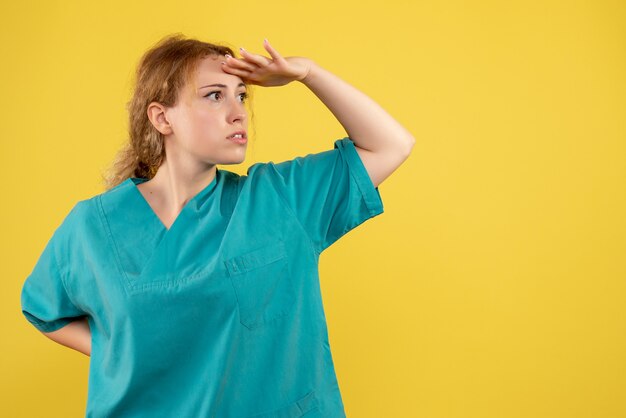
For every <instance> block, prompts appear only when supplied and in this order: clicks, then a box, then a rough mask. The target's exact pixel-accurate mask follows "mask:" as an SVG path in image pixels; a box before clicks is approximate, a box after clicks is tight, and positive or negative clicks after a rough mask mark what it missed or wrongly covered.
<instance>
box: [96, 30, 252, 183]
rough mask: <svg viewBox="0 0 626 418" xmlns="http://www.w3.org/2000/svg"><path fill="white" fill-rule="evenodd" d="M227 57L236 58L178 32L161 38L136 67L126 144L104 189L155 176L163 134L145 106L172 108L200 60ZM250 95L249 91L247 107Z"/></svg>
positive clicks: (228, 50) (162, 149)
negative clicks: (153, 123) (127, 180)
mask: <svg viewBox="0 0 626 418" xmlns="http://www.w3.org/2000/svg"><path fill="white" fill-rule="evenodd" d="M226 54H229V55H231V56H233V57H235V54H234V53H233V50H232V49H231V48H229V47H228V46H223V45H216V44H212V43H208V42H203V41H199V40H197V39H191V38H186V37H185V36H184V35H183V34H180V33H176V34H172V35H168V36H166V37H164V38H163V39H161V40H160V41H158V42H157V43H156V44H155V45H154V46H153V47H152V48H150V49H149V50H148V51H146V52H145V53H144V55H143V56H142V57H141V60H140V61H139V64H138V65H137V69H136V73H135V80H134V88H133V94H132V97H131V99H130V101H129V102H127V103H126V109H127V111H128V121H129V124H128V125H129V126H128V134H129V136H128V141H127V143H126V144H125V145H124V147H123V148H122V149H121V150H119V151H118V153H117V155H116V156H115V158H114V160H113V162H112V163H111V165H110V166H109V168H107V169H106V170H105V173H104V174H103V175H102V178H103V182H104V184H105V188H106V189H107V190H108V189H111V188H113V187H115V186H117V185H119V184H120V183H122V182H123V181H124V180H126V179H128V178H130V177H143V178H148V179H151V178H152V177H154V175H155V174H156V172H157V170H158V168H159V167H160V166H161V163H162V162H163V159H164V157H165V147H164V144H163V142H164V137H163V134H161V133H160V132H159V131H158V130H157V129H156V128H155V127H154V126H153V125H152V123H151V122H150V119H149V118H148V114H147V111H148V105H149V104H150V103H151V102H153V101H156V102H158V103H160V104H162V105H163V106H167V107H171V106H175V105H176V101H177V99H178V98H179V94H180V93H181V92H182V91H183V88H184V87H185V85H187V84H190V83H191V82H192V79H193V76H194V74H195V71H196V69H197V66H198V63H199V62H200V60H201V59H203V58H204V57H206V56H220V55H226ZM250 95H251V91H250V89H248V100H247V103H248V105H250V98H251V97H250Z"/></svg>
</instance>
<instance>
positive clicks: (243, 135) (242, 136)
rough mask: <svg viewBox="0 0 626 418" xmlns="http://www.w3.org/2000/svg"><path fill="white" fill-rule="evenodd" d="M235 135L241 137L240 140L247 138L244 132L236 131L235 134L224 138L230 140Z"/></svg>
mask: <svg viewBox="0 0 626 418" xmlns="http://www.w3.org/2000/svg"><path fill="white" fill-rule="evenodd" d="M237 134H239V135H241V138H247V137H248V135H247V134H246V131H237V132H233V133H232V134H230V135H229V136H227V137H226V138H229V139H230V138H232V137H234V136H235V135H237Z"/></svg>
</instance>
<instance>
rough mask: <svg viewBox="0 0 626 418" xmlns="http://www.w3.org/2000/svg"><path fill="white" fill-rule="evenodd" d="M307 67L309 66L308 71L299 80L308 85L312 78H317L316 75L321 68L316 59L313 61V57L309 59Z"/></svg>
mask: <svg viewBox="0 0 626 418" xmlns="http://www.w3.org/2000/svg"><path fill="white" fill-rule="evenodd" d="M307 67H308V70H307V72H306V73H305V74H304V76H303V77H302V78H301V79H299V80H298V81H300V82H301V83H302V84H304V85H307V86H308V84H309V83H310V82H311V80H313V79H315V77H316V75H317V73H318V72H319V70H320V68H319V66H318V65H317V64H316V63H315V61H313V60H311V59H307Z"/></svg>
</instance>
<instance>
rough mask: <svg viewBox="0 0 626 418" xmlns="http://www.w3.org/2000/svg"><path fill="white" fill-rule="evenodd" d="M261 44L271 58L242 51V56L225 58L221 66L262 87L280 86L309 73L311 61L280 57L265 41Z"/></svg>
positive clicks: (301, 58)
mask: <svg viewBox="0 0 626 418" xmlns="http://www.w3.org/2000/svg"><path fill="white" fill-rule="evenodd" d="M263 46H264V47H265V49H266V50H267V51H268V52H269V54H270V56H271V58H267V57H264V56H262V55H258V54H252V53H250V52H248V51H242V53H241V55H242V58H240V59H237V58H233V57H230V58H227V60H226V62H225V64H223V65H222V68H223V70H224V71H225V72H227V73H230V74H234V75H237V76H239V77H241V78H242V79H243V80H244V81H245V82H246V83H249V84H257V85H259V86H263V87H270V86H282V85H285V84H287V83H290V82H292V81H294V80H302V79H303V78H304V77H306V75H307V74H308V73H309V70H310V68H311V61H310V60H309V59H308V58H304V57H282V56H281V55H280V54H279V53H278V51H276V50H275V49H274V48H272V47H271V46H270V45H269V43H268V42H267V41H266V42H265V43H264V44H263Z"/></svg>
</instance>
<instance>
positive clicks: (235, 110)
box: [228, 101, 248, 123]
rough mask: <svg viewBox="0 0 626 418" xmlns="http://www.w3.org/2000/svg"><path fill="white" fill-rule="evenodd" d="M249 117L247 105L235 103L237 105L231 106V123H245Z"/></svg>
mask: <svg viewBox="0 0 626 418" xmlns="http://www.w3.org/2000/svg"><path fill="white" fill-rule="evenodd" d="M247 116H248V112H247V110H246V106H245V104H244V103H241V102H239V101H235V103H234V104H233V105H232V106H231V108H230V113H229V115H228V117H229V120H230V122H231V123H233V122H244V121H245V120H246V117H247Z"/></svg>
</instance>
